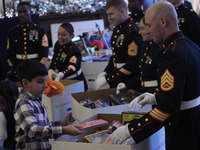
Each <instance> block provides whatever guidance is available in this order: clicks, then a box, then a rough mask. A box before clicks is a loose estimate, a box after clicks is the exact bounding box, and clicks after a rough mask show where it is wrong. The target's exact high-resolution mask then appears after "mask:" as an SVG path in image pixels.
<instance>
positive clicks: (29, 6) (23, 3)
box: [17, 2, 31, 9]
mask: <svg viewBox="0 0 200 150" xmlns="http://www.w3.org/2000/svg"><path fill="white" fill-rule="evenodd" d="M22 5H25V6H28V8H29V9H31V5H30V3H29V2H20V3H19V4H18V5H17V7H18V6H22Z"/></svg>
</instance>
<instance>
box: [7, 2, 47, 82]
mask: <svg viewBox="0 0 200 150" xmlns="http://www.w3.org/2000/svg"><path fill="white" fill-rule="evenodd" d="M17 11H18V17H19V20H20V24H19V25H17V26H16V27H14V28H12V29H11V30H10V33H9V35H8V40H7V61H8V64H9V66H10V68H11V73H10V74H8V77H9V78H10V79H11V80H13V81H15V82H16V81H18V78H17V74H16V72H17V66H18V65H19V64H20V63H21V62H22V61H24V60H26V59H35V60H38V61H40V62H41V63H43V64H44V63H45V61H46V59H47V57H48V52H49V48H48V46H49V45H48V39H47V36H46V30H45V29H44V28H42V27H40V26H38V25H36V24H34V23H32V20H31V6H30V4H29V3H28V2H20V3H19V4H18V5H17Z"/></svg>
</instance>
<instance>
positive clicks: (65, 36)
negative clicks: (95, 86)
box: [49, 23, 88, 91]
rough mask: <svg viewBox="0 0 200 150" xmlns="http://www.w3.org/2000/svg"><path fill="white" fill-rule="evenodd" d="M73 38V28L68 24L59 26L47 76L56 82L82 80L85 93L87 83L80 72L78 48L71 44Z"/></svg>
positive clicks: (80, 58)
mask: <svg viewBox="0 0 200 150" xmlns="http://www.w3.org/2000/svg"><path fill="white" fill-rule="evenodd" d="M73 37H74V28H73V26H72V25H71V24H70V23H63V24H61V25H60V27H59V28H58V41H57V42H56V44H55V46H54V55H53V59H52V62H51V64H50V66H49V74H50V75H51V77H53V78H55V80H57V81H59V80H60V79H73V80H82V81H84V87H85V91H87V89H88V87H87V83H86V80H85V77H84V75H83V73H82V71H81V60H82V55H81V52H80V50H79V48H78V46H77V45H76V44H74V43H73V42H72V38H73Z"/></svg>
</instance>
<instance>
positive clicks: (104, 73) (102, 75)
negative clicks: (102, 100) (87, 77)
mask: <svg viewBox="0 0 200 150" xmlns="http://www.w3.org/2000/svg"><path fill="white" fill-rule="evenodd" d="M105 75H107V73H106V72H105V71H104V72H102V73H100V74H99V75H98V76H97V79H98V78H101V77H105Z"/></svg>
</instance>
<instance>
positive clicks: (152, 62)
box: [125, 41, 162, 93]
mask: <svg viewBox="0 0 200 150" xmlns="http://www.w3.org/2000/svg"><path fill="white" fill-rule="evenodd" d="M161 55H162V47H161V45H160V44H156V43H154V42H153V41H149V42H146V48H145V52H144V55H143V57H142V58H141V59H140V63H139V69H140V76H139V77H137V78H133V79H130V80H128V81H126V82H125V85H126V87H127V88H128V89H133V90H136V91H138V92H141V93H143V92H149V93H156V92H157V91H158V82H157V76H158V74H157V70H158V60H159V57H160V56H161ZM137 85H138V86H137Z"/></svg>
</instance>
